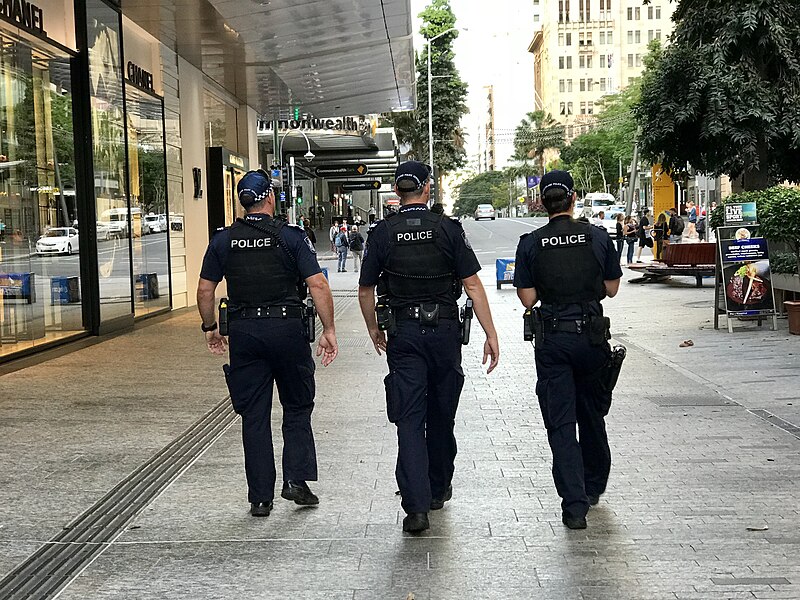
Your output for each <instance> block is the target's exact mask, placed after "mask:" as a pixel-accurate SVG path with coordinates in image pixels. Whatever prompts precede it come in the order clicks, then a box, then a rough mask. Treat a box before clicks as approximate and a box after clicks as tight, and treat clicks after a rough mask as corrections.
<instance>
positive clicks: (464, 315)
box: [461, 298, 474, 346]
mask: <svg viewBox="0 0 800 600" xmlns="http://www.w3.org/2000/svg"><path fill="white" fill-rule="evenodd" d="M473 314H474V311H473V309H472V300H471V299H470V298H467V301H466V303H465V304H464V307H463V308H462V309H461V343H462V344H463V345H464V346H466V345H467V344H469V335H470V329H471V328H472V315H473Z"/></svg>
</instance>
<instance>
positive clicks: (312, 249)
mask: <svg viewBox="0 0 800 600" xmlns="http://www.w3.org/2000/svg"><path fill="white" fill-rule="evenodd" d="M305 240H306V246H308V249H309V250H311V253H312V254H316V253H317V249H316V248H314V244H312V243H311V240H310V239H308V236H306V238H305Z"/></svg>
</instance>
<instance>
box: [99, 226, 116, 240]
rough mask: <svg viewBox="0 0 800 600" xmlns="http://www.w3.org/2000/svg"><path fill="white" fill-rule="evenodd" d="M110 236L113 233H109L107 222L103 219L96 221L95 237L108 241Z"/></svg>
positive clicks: (109, 228) (112, 235)
mask: <svg viewBox="0 0 800 600" xmlns="http://www.w3.org/2000/svg"><path fill="white" fill-rule="evenodd" d="M112 237H114V234H113V233H111V227H109V224H108V223H106V222H103V221H97V239H98V240H103V241H108V240H110V239H111V238H112Z"/></svg>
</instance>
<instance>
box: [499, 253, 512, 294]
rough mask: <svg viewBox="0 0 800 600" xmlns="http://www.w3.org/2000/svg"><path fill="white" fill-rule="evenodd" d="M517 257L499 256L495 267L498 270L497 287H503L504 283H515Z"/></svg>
mask: <svg viewBox="0 0 800 600" xmlns="http://www.w3.org/2000/svg"><path fill="white" fill-rule="evenodd" d="M515 264H516V259H514V258H498V259H497V260H496V261H495V269H496V270H497V289H498V290H499V289H500V288H502V287H503V284H506V283H514V265H515Z"/></svg>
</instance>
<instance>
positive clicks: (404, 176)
mask: <svg viewBox="0 0 800 600" xmlns="http://www.w3.org/2000/svg"><path fill="white" fill-rule="evenodd" d="M430 176H431V168H430V167H429V166H428V165H426V164H425V163H421V162H417V161H416V160H408V161H406V162H404V163H402V164H400V166H398V167H397V169H396V170H395V172H394V183H395V185H396V186H397V189H398V190H400V191H401V192H416V191H417V190H421V189H422V188H423V186H424V185H425V182H426V181H428V179H429V178H430Z"/></svg>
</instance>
